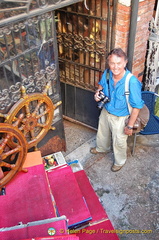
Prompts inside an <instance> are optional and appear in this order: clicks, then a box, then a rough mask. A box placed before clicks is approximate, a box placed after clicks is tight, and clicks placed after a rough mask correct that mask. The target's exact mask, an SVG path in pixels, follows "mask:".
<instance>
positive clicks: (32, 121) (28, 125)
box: [23, 116, 38, 132]
mask: <svg viewBox="0 0 159 240" xmlns="http://www.w3.org/2000/svg"><path fill="white" fill-rule="evenodd" d="M37 123H38V119H37V118H36V117H32V116H29V117H27V118H26V119H24V120H23V124H24V131H26V132H29V131H32V130H34V128H35V127H36V126H37Z"/></svg>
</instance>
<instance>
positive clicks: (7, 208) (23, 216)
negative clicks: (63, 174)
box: [0, 164, 56, 228]
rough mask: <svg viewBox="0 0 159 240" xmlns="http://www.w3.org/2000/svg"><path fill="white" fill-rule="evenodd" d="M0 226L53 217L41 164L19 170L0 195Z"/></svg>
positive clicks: (53, 212) (53, 213) (53, 211)
mask: <svg viewBox="0 0 159 240" xmlns="http://www.w3.org/2000/svg"><path fill="white" fill-rule="evenodd" d="M0 215H1V216H0V228H2V227H11V226H15V225H18V223H19V222H22V223H23V224H25V223H27V222H32V221H37V220H43V219H47V218H52V217H55V216H56V214H55V209H54V207H53V203H52V199H51V196H50V191H49V188H48V183H47V179H46V173H45V169H44V166H43V164H41V165H37V166H33V167H30V168H28V172H27V173H24V172H19V173H18V174H17V176H15V178H13V180H12V181H11V182H10V183H9V184H7V186H6V195H3V196H0Z"/></svg>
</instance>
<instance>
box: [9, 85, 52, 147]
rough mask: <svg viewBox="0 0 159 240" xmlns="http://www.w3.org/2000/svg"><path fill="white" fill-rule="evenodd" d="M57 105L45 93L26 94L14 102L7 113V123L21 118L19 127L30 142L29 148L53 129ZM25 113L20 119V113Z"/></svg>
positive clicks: (12, 122)
mask: <svg viewBox="0 0 159 240" xmlns="http://www.w3.org/2000/svg"><path fill="white" fill-rule="evenodd" d="M54 109H55V106H54V105H53V103H52V101H51V99H50V98H49V97H48V96H47V95H46V94H45V93H33V94H28V95H27V94H26V93H25V89H24V88H23V91H22V98H21V99H20V100H19V101H18V102H17V103H16V104H14V106H13V107H12V108H11V109H10V111H9V112H8V114H7V118H6V121H5V122H6V123H9V124H14V122H16V121H17V120H18V119H19V123H18V126H17V127H18V128H19V130H20V131H21V132H22V133H23V135H24V137H25V138H26V140H27V142H28V148H31V147H36V146H37V144H38V143H39V142H40V141H41V140H42V139H43V137H44V136H45V135H46V134H47V132H48V130H49V129H51V124H52V120H53V116H54ZM21 114H22V115H23V117H21V119H20V117H19V116H20V115H21Z"/></svg>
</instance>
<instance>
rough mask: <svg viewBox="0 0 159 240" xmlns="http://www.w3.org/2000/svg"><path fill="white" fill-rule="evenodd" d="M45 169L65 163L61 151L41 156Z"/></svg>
mask: <svg viewBox="0 0 159 240" xmlns="http://www.w3.org/2000/svg"><path fill="white" fill-rule="evenodd" d="M43 162H44V166H45V170H49V169H54V168H57V167H61V166H64V165H67V163H66V160H65V158H64V156H63V154H62V152H56V153H52V154H49V155H46V156H44V157H43Z"/></svg>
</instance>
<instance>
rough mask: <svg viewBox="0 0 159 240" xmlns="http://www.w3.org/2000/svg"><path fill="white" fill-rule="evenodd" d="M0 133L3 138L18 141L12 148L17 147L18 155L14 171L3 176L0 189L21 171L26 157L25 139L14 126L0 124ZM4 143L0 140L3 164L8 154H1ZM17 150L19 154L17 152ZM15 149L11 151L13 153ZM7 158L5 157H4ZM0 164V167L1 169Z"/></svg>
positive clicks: (0, 180)
mask: <svg viewBox="0 0 159 240" xmlns="http://www.w3.org/2000/svg"><path fill="white" fill-rule="evenodd" d="M0 133H2V134H3V133H4V136H8V138H13V137H14V138H16V139H17V140H18V144H19V145H18V144H16V145H15V144H13V145H12V146H14V147H15V146H17V147H18V148H17V151H16V152H17V153H18V158H17V160H16V163H15V167H14V169H11V170H10V171H9V172H8V173H7V174H6V175H4V177H3V178H2V179H0V189H1V188H2V187H3V186H5V185H6V184H7V183H8V182H9V181H10V180H11V179H12V178H13V177H14V176H15V175H16V174H17V173H18V172H19V171H20V170H21V169H22V166H23V163H24V161H25V159H26V155H27V150H28V148H27V142H26V139H25V137H24V136H23V134H22V133H21V131H20V130H19V129H18V128H17V127H14V126H11V125H10V124H7V123H1V124H0ZM3 139H4V141H5V140H6V138H3ZM4 141H3V140H2V142H1V143H0V156H1V158H2V162H5V161H4V160H5V156H7V154H9V151H8V152H7V154H6V153H3V147H2V145H3V144H4ZM9 146H10V145H9ZM18 149H19V152H18ZM14 150H15V149H13V152H14ZM10 153H12V150H10ZM9 156H11V154H9ZM6 158H7V157H6ZM2 162H0V166H1V167H2V165H1V163H2Z"/></svg>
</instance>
